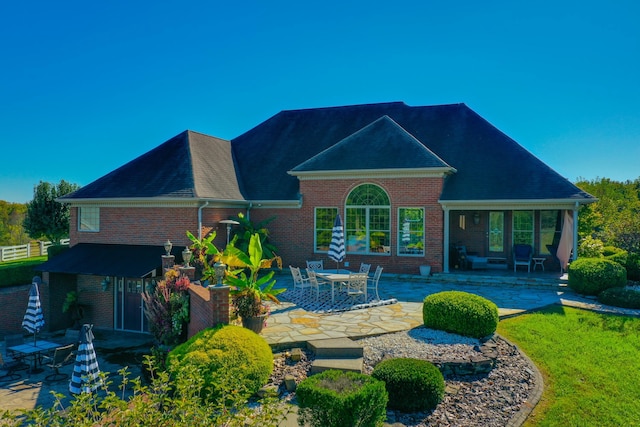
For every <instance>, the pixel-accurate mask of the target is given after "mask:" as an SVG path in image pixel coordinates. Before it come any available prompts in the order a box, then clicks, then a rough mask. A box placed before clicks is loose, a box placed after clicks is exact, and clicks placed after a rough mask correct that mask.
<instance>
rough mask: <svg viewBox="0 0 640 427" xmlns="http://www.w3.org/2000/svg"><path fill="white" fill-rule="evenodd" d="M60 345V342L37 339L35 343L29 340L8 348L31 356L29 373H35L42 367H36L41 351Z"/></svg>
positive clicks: (45, 351)
mask: <svg viewBox="0 0 640 427" xmlns="http://www.w3.org/2000/svg"><path fill="white" fill-rule="evenodd" d="M57 347H60V344H58V343H55V342H50V341H45V340H38V341H36V342H35V343H33V342H29V343H25V344H20V345H14V346H13V347H9V348H8V350H11V351H15V352H16V353H20V354H24V355H25V356H26V357H31V358H32V360H33V363H32V366H31V369H30V370H29V373H30V374H37V373H39V372H42V371H43V369H42V368H40V367H38V361H39V360H40V355H41V354H42V353H49V352H50V351H51V350H54V349H56V348H57Z"/></svg>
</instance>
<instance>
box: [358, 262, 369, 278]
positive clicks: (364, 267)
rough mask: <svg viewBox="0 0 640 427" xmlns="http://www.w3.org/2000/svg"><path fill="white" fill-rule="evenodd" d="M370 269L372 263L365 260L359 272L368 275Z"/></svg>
mask: <svg viewBox="0 0 640 427" xmlns="http://www.w3.org/2000/svg"><path fill="white" fill-rule="evenodd" d="M369 270H371V264H365V263H364V262H361V263H360V270H359V271H358V273H365V274H367V275H368V274H369Z"/></svg>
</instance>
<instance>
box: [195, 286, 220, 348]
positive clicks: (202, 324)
mask: <svg viewBox="0 0 640 427" xmlns="http://www.w3.org/2000/svg"><path fill="white" fill-rule="evenodd" d="M229 289H230V288H229V287H228V286H220V287H218V286H211V287H209V288H204V287H202V286H200V285H196V284H194V283H192V284H191V285H190V286H189V326H188V337H189V338H191V337H192V336H194V335H195V334H197V333H198V332H200V331H202V330H203V329H207V328H211V327H214V326H216V325H219V324H228V323H229Z"/></svg>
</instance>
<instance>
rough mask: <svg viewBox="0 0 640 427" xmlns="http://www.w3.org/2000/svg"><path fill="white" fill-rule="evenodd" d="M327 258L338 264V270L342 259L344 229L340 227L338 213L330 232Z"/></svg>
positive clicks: (343, 255) (343, 252)
mask: <svg viewBox="0 0 640 427" xmlns="http://www.w3.org/2000/svg"><path fill="white" fill-rule="evenodd" d="M328 255H329V258H331V259H332V260H334V261H335V262H336V263H337V264H338V265H337V267H336V268H337V269H338V270H340V263H341V262H342V261H343V260H344V257H345V250H344V230H343V229H342V219H341V218H340V214H338V216H336V221H335V222H334V224H333V231H332V234H331V244H330V245H329V253H328Z"/></svg>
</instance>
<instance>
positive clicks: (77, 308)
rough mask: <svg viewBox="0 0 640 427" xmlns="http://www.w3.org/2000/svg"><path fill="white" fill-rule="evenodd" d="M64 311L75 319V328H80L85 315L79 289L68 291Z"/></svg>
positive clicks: (63, 305)
mask: <svg viewBox="0 0 640 427" xmlns="http://www.w3.org/2000/svg"><path fill="white" fill-rule="evenodd" d="M62 312H63V313H70V314H71V320H73V326H72V328H73V329H77V330H80V325H81V322H80V320H82V318H83V317H84V306H83V305H82V304H80V302H79V298H78V292H77V291H71V292H67V296H66V299H65V300H64V303H63V304H62Z"/></svg>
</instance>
